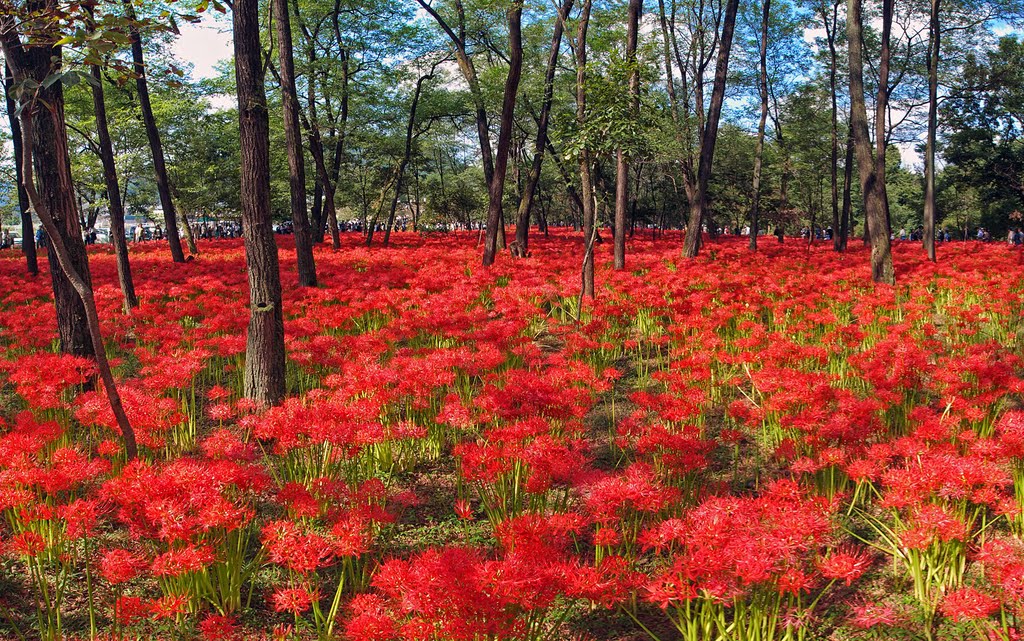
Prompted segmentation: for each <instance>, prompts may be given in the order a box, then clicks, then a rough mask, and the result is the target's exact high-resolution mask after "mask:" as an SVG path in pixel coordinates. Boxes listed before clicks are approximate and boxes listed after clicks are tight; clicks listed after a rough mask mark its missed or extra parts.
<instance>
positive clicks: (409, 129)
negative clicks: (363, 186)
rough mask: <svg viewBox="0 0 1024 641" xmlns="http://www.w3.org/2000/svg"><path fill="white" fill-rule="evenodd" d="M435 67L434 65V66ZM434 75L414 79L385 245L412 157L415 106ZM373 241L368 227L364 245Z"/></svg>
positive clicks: (371, 231) (393, 224)
mask: <svg viewBox="0 0 1024 641" xmlns="http://www.w3.org/2000/svg"><path fill="white" fill-rule="evenodd" d="M435 69H436V67H435ZM433 77H434V69H431V70H430V73H428V74H427V75H425V76H420V77H419V78H418V79H417V80H416V90H415V91H414V92H413V95H412V105H411V106H410V107H409V123H408V124H407V125H406V128H405V153H404V154H403V155H402V161H401V162H400V163H399V164H398V173H397V175H396V176H395V195H394V196H393V197H392V198H391V211H390V212H389V213H388V225H387V228H386V229H385V230H384V246H385V247H387V246H388V244H389V243H390V242H391V228H392V227H394V226H395V213H396V212H397V211H398V200H399V197H400V195H401V193H402V185H403V184H404V183H403V178H404V177H405V168H406V167H408V166H409V159H410V158H411V157H412V140H413V133H414V131H415V129H416V107H417V106H418V105H419V103H420V96H421V95H422V93H423V84H424V83H425V82H427V81H428V80H430V79H431V78H433ZM372 241H373V230H372V229H370V230H369V232H368V233H367V234H366V246H367V247H369V246H370V243H371V242H372Z"/></svg>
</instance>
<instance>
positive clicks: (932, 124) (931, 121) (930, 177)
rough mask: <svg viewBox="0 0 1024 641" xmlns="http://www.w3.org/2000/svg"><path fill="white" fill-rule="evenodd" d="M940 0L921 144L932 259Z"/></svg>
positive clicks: (931, 35)
mask: <svg viewBox="0 0 1024 641" xmlns="http://www.w3.org/2000/svg"><path fill="white" fill-rule="evenodd" d="M939 9H940V0H931V15H930V19H929V23H928V132H927V134H926V136H927V137H926V140H925V147H924V234H923V235H924V238H923V241H924V250H925V253H927V254H928V260H930V261H932V262H935V138H936V130H937V129H938V120H939V118H938V114H939V51H940V42H939V40H940V36H941V29H940V26H941V25H940V23H939Z"/></svg>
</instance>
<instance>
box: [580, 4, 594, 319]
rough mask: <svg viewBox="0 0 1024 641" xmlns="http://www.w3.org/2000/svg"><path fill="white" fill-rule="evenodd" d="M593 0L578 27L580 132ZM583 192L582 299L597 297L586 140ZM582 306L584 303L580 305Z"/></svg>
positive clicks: (584, 112) (584, 120) (582, 161)
mask: <svg viewBox="0 0 1024 641" xmlns="http://www.w3.org/2000/svg"><path fill="white" fill-rule="evenodd" d="M590 9H591V0H583V9H582V11H581V12H580V17H579V21H578V25H577V27H576V122H577V124H578V125H579V128H580V131H581V132H582V131H584V130H585V125H586V123H587V29H588V27H589V24H590ZM580 192H581V200H582V205H583V207H582V214H583V274H582V281H583V282H582V288H581V291H580V299H581V301H580V302H581V303H582V298H583V296H589V297H590V298H594V295H595V294H594V238H595V236H596V235H597V224H596V220H595V216H594V183H593V179H592V178H591V175H590V150H589V149H588V141H587V140H586V139H584V140H583V144H582V145H581V149H580ZM581 306H582V305H581Z"/></svg>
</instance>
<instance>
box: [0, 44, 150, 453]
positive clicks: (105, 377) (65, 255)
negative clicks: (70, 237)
mask: <svg viewBox="0 0 1024 641" xmlns="http://www.w3.org/2000/svg"><path fill="white" fill-rule="evenodd" d="M4 49H5V55H9V54H10V52H9V50H8V49H7V47H6V45H5V47H4ZM58 51H59V49H58ZM57 55H58V56H59V55H60V54H59V53H58V54H57ZM59 84H60V83H59V82H58V83H56V85H59ZM59 91H60V90H59V88H58V92H59ZM59 101H60V103H63V96H61V98H60V99H59ZM48 104H49V107H45V108H44V109H45V110H46V113H47V116H48V117H44V118H43V122H47V121H49V122H50V125H49V127H48V128H49V129H51V130H52V131H56V132H58V136H57V137H56V138H54V139H51V140H49V141H46V140H43V141H42V142H43V143H44V145H48V144H49V143H56V144H57V147H58V148H57V149H56V150H55V151H56V153H55V154H54V156H55V157H56V158H58V159H59V158H64V160H65V161H66V164H65V165H64V166H63V167H59V168H57V170H56V173H59V174H63V175H65V177H66V178H68V179H69V181H68V182H66V183H63V184H61V185H60V186H59V187H58V188H59V189H61V190H62V191H63V190H65V189H67V190H70V189H71V188H72V187H71V182H70V177H71V166H70V165H71V162H70V158H69V157H68V154H67V137H66V134H64V138H63V141H62V140H61V136H60V134H61V133H64V131H63V125H64V110H63V108H61V109H55V108H54V106H55V104H56V103H53V102H51V103H48ZM36 108H37V106H36V105H34V104H32V105H27V106H26V109H27V112H23V115H22V122H21V124H22V145H23V149H25V150H26V153H25V155H24V159H23V166H22V175H23V176H24V177H25V189H26V191H27V192H28V196H29V199H30V200H31V202H32V205H33V207H32V208H33V209H34V210H35V211H36V214H37V215H38V216H39V222H40V223H42V225H43V228H44V229H46V231H47V233H48V234H49V237H50V255H51V256H54V257H56V259H57V265H51V266H50V270H51V271H59V272H62V273H63V274H64V277H65V278H66V279H67V281H68V282H69V283H70V284H71V286H72V288H73V291H74V292H75V294H76V295H77V296H78V301H79V303H80V304H81V306H82V308H83V310H84V311H85V323H84V324H85V326H86V332H87V333H88V335H89V345H90V348H91V351H92V357H93V358H94V359H95V361H96V369H97V371H98V372H99V375H100V381H101V382H102V383H103V391H104V392H105V393H106V396H107V402H108V403H110V410H111V412H112V413H113V414H114V420H115V421H116V422H117V426H118V428H119V429H120V431H121V437H122V439H123V440H124V449H125V456H126V457H127V458H128V460H132V459H134V458H135V457H136V456H137V455H138V446H137V444H136V442H135V431H134V430H133V429H132V426H131V423H130V422H129V420H128V415H127V413H125V410H124V405H123V404H122V403H121V395H120V393H118V391H117V385H116V383H115V381H114V375H113V372H112V371H111V369H110V362H109V361H108V360H107V352H106V350H105V349H104V346H103V334H102V333H101V330H100V318H99V314H98V313H97V311H96V298H95V296H94V295H93V291H92V285H91V283H90V278H89V261H88V259H86V260H85V261H84V262H83V263H82V266H83V267H84V269H80V266H79V265H78V264H77V263H78V261H77V260H76V259H75V257H74V256H73V255H72V253H71V251H70V250H69V247H68V245H66V244H65V242H64V241H65V230H64V229H61V228H60V226H59V225H58V224H57V222H56V221H55V219H54V217H53V213H52V210H51V209H50V208H49V203H48V202H47V200H48V199H47V198H45V197H43V196H40V194H39V193H38V192H37V191H36V189H35V184H34V177H33V172H32V155H33V154H32V151H31V150H32V149H33V147H37V146H36V142H37V141H39V139H38V138H37V136H35V135H34V134H35V132H34V131H33V129H34V126H35V122H34V121H35V118H36V115H37V114H35V113H33V111H35V110H36ZM62 143H63V148H60V147H61V144H62ZM37 148H38V147H37ZM67 220H71V221H75V224H76V226H77V221H76V220H75V216H73V215H72V216H69V217H68V218H67ZM74 238H76V239H77V240H78V244H79V245H82V250H83V254H84V249H85V246H84V244H82V237H81V230H80V229H79V230H78V232H77V233H76V234H75V235H74Z"/></svg>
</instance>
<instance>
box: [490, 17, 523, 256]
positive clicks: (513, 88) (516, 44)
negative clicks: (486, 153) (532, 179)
mask: <svg viewBox="0 0 1024 641" xmlns="http://www.w3.org/2000/svg"><path fill="white" fill-rule="evenodd" d="M522 18H523V5H522V3H521V2H520V0H513V4H512V8H511V9H509V12H508V41H509V67H508V77H507V78H506V79H505V96H504V99H503V100H502V103H501V128H500V129H499V130H498V149H497V158H495V160H494V175H493V176H492V177H491V183H490V202H489V204H488V207H487V239H486V243H485V244H484V260H483V264H484V266H485V267H486V266H488V265H492V264H494V257H495V255H496V254H497V252H498V234H499V229H498V228H499V226H501V227H502V228H504V225H503V224H502V203H501V200H502V197H503V196H504V194H505V171H506V169H507V168H508V151H509V146H510V145H511V142H512V128H513V127H514V126H515V123H514V119H513V117H514V115H515V109H516V93H517V92H518V90H519V79H520V78H521V77H522V73H523V33H522ZM502 231H503V230H502Z"/></svg>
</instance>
